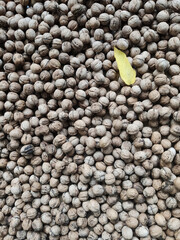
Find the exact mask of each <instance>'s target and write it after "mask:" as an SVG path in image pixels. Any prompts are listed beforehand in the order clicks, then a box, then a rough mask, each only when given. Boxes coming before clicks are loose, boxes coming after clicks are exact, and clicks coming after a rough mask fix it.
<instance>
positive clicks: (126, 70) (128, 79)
mask: <svg viewBox="0 0 180 240" xmlns="http://www.w3.org/2000/svg"><path fill="white" fill-rule="evenodd" d="M114 57H115V59H116V62H117V65H118V69H119V73H120V76H121V78H122V80H123V81H124V82H125V83H126V84H127V85H131V84H133V83H134V82H135V80H136V71H135V70H134V69H133V68H132V67H131V64H130V63H129V61H128V58H127V57H126V54H125V53H123V52H122V51H121V50H119V49H117V48H116V47H114Z"/></svg>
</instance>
